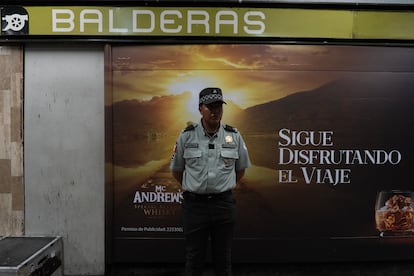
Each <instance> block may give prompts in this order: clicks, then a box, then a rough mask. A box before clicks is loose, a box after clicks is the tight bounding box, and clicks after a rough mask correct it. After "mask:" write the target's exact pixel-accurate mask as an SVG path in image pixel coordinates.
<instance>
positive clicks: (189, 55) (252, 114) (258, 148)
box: [106, 44, 414, 262]
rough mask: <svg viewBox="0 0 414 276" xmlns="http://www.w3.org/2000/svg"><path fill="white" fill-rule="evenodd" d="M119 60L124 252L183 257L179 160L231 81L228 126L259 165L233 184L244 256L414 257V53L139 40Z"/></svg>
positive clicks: (116, 145) (119, 225)
mask: <svg viewBox="0 0 414 276" xmlns="http://www.w3.org/2000/svg"><path fill="white" fill-rule="evenodd" d="M110 56H111V59H110V62H109V63H110V64H108V65H109V67H110V74H111V77H110V79H111V82H110V89H109V91H111V92H110V98H111V101H110V103H108V105H107V106H106V108H107V112H110V114H111V121H110V124H111V125H110V129H111V133H110V134H108V135H110V136H111V139H110V140H111V144H110V145H109V146H110V147H111V148H110V149H109V150H110V151H111V153H112V159H111V160H107V162H108V166H109V167H110V168H111V170H112V177H113V179H111V181H112V183H113V218H112V225H111V229H112V238H113V241H112V243H113V254H114V260H115V261H116V260H122V261H138V262H139V261H159V260H162V261H168V260H169V261H182V260H183V248H182V245H183V243H182V240H183V227H182V223H181V200H182V192H183V191H182V189H181V186H180V184H179V183H177V182H176V181H175V180H174V179H173V177H172V175H171V172H170V171H169V163H170V160H171V156H172V154H173V147H174V145H175V141H176V139H177V137H178V134H179V133H180V131H182V130H183V129H184V128H185V127H186V125H188V124H189V123H190V122H198V121H199V120H200V114H199V111H198V93H199V91H200V90H201V89H203V88H204V87H208V86H213V87H221V88H222V90H223V94H224V98H225V101H226V102H227V105H225V106H224V115H223V122H224V123H227V124H230V125H232V126H235V127H237V128H238V130H239V131H240V132H241V133H242V134H243V137H244V139H245V142H246V144H247V147H248V150H249V154H250V158H251V161H252V166H251V167H250V168H249V169H247V170H246V176H245V177H244V178H243V179H242V181H241V182H240V183H239V184H238V186H237V188H236V189H235V190H234V193H235V195H236V200H237V205H238V223H237V227H236V232H235V242H234V248H235V250H234V259H235V261H243V262H246V261H253V262H255V261H267V262H269V261H270V262H278V261H287V262H289V261H290V262H293V261H294V262H297V261H350V260H352V261H364V260H388V259H391V260H395V259H396V260H401V259H412V258H413V257H414V255H413V253H412V250H411V248H412V246H413V244H414V235H413V233H414V205H413V202H412V201H413V199H414V198H413V196H414V188H413V187H412V183H411V177H410V176H411V166H412V164H413V158H414V151H413V147H414V146H413V143H412V140H413V138H414V137H413V134H412V132H411V131H410V126H412V125H413V120H414V119H413V118H414V116H413V114H412V112H413V111H412V110H413V109H412V106H413V104H414V97H413V95H412V91H411V87H413V85H414V49H413V48H409V47H375V46H369V47H368V46H339V45H336V46H334V45H328V46H324V45H271V44H222V45H218V44H216V45H212V44H209V45H175V46H174V45H170V46H167V45H164V46H160V45H158V46H155V45H150V46H131V45H130V46H114V47H112V48H111V49H110ZM156 258H157V259H156Z"/></svg>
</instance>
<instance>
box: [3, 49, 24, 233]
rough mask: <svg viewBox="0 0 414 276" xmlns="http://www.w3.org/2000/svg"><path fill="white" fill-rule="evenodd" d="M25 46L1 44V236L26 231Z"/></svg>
mask: <svg viewBox="0 0 414 276" xmlns="http://www.w3.org/2000/svg"><path fill="white" fill-rule="evenodd" d="M22 95H23V49H22V48H21V47H17V46H1V45H0V236H5V235H21V234H23V231H24V184H23V133H22V131H23V123H22V122H23V115H22V114H23V112H22V111H23V97H22Z"/></svg>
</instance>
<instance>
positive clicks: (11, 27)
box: [1, 7, 29, 35]
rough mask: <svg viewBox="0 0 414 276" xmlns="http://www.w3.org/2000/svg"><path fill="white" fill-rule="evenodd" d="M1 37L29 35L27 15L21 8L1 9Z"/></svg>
mask: <svg viewBox="0 0 414 276" xmlns="http://www.w3.org/2000/svg"><path fill="white" fill-rule="evenodd" d="M1 33H2V35H27V34H29V15H28V13H27V11H26V10H25V9H24V8H23V7H4V8H2V9H1Z"/></svg>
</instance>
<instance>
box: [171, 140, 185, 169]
mask: <svg viewBox="0 0 414 276" xmlns="http://www.w3.org/2000/svg"><path fill="white" fill-rule="evenodd" d="M184 135H185V133H181V134H180V136H178V138H177V141H176V143H175V145H174V148H173V154H172V158H171V163H170V169H171V171H177V172H180V171H184V165H185V164H184V143H183V136H184Z"/></svg>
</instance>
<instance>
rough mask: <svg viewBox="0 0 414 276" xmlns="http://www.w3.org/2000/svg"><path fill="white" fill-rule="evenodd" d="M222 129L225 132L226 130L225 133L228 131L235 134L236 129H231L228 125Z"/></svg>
mask: <svg viewBox="0 0 414 276" xmlns="http://www.w3.org/2000/svg"><path fill="white" fill-rule="evenodd" d="M224 129H225V130H227V131H230V132H234V133H237V128H235V127H232V126H230V125H225V126H224Z"/></svg>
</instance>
